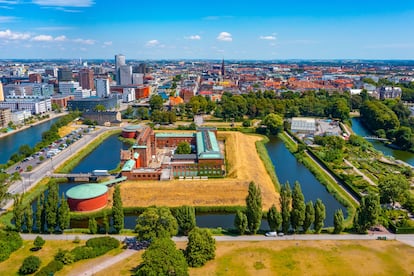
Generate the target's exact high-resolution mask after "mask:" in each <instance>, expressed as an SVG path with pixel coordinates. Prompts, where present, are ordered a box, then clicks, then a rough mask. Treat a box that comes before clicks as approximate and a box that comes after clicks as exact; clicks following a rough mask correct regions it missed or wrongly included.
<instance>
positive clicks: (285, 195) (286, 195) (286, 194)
mask: <svg viewBox="0 0 414 276" xmlns="http://www.w3.org/2000/svg"><path fill="white" fill-rule="evenodd" d="M291 202H292V191H291V189H290V185H289V182H286V183H285V185H282V188H281V190H280V208H281V213H282V232H283V233H285V234H287V233H288V231H289V226H290V206H291Z"/></svg>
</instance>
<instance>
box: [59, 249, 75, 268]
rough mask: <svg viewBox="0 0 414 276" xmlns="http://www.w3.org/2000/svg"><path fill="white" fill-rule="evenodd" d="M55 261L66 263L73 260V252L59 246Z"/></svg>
mask: <svg viewBox="0 0 414 276" xmlns="http://www.w3.org/2000/svg"><path fill="white" fill-rule="evenodd" d="M55 261H58V262H61V263H63V264H65V265H66V264H71V263H73V262H75V257H74V254H73V253H72V252H70V251H69V250H62V249H60V248H59V250H58V252H57V253H56V255H55Z"/></svg>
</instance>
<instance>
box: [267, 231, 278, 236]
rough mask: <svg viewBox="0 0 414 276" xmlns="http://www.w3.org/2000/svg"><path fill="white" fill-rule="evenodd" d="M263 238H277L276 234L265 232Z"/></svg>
mask: <svg viewBox="0 0 414 276" xmlns="http://www.w3.org/2000/svg"><path fill="white" fill-rule="evenodd" d="M265 236H266V237H276V236H277V233H276V232H267V233H266V234H265Z"/></svg>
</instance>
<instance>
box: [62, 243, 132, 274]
mask: <svg viewBox="0 0 414 276" xmlns="http://www.w3.org/2000/svg"><path fill="white" fill-rule="evenodd" d="M135 253H137V251H136V250H132V249H126V250H125V251H123V252H122V253H120V254H118V255H116V256H111V257H110V258H108V259H106V260H104V261H100V262H99V263H94V264H92V261H91V262H88V263H85V265H84V266H83V267H81V268H79V269H75V270H73V271H71V272H70V273H69V274H68V276H81V275H82V276H89V275H95V273H97V272H99V271H102V270H104V269H105V268H108V267H110V266H112V265H114V264H116V263H117V262H120V261H122V260H124V259H126V258H128V257H129V256H132V255H133V254H135Z"/></svg>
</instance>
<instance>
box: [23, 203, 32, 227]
mask: <svg viewBox="0 0 414 276" xmlns="http://www.w3.org/2000/svg"><path fill="white" fill-rule="evenodd" d="M25 221H26V228H27V231H29V233H32V230H33V209H32V205H31V204H30V205H29V207H27V208H26V211H25Z"/></svg>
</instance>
